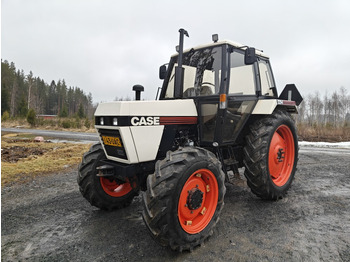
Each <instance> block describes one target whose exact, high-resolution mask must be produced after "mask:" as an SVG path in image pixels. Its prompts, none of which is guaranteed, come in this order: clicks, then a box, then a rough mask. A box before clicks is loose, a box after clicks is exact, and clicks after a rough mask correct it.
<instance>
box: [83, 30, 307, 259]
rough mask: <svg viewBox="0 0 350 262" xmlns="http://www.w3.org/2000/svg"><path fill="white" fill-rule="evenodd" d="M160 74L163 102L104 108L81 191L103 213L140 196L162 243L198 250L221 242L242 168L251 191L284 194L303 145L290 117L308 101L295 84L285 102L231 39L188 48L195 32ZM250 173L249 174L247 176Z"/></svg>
mask: <svg viewBox="0 0 350 262" xmlns="http://www.w3.org/2000/svg"><path fill="white" fill-rule="evenodd" d="M179 35H180V36H179V45H178V46H177V47H176V51H177V52H176V53H175V54H174V55H173V56H172V57H171V58H170V62H169V63H168V64H165V65H162V66H161V67H160V69H159V77H160V79H161V80H163V85H162V87H161V89H160V92H159V93H157V97H156V100H155V101H142V100H141V99H140V93H141V92H142V91H144V88H143V86H141V85H135V86H134V87H133V90H134V91H136V100H135V101H113V102H107V103H101V104H99V106H98V107H97V109H96V112H95V128H96V130H97V133H98V136H99V140H100V142H99V143H98V144H95V145H93V146H92V147H91V148H90V150H89V151H88V152H87V153H85V154H84V156H83V158H82V162H81V164H80V165H79V172H78V178H77V180H78V184H79V189H80V191H81V193H82V195H83V196H84V198H86V199H87V200H88V201H89V202H90V204H91V205H93V206H96V207H98V208H100V209H103V210H115V209H120V208H124V207H127V206H129V205H130V204H131V202H132V201H133V199H134V197H135V196H137V195H138V194H140V193H141V194H142V201H141V202H142V205H143V212H142V217H143V220H144V222H145V224H146V226H147V228H148V229H149V231H150V234H151V236H153V238H154V239H155V240H156V241H157V242H158V243H159V244H161V245H163V246H169V247H170V248H171V249H173V250H176V251H179V252H182V251H183V250H190V251H191V250H193V248H195V247H197V246H200V245H201V244H202V243H203V241H204V240H206V239H207V238H208V237H209V236H211V235H212V234H213V228H214V227H215V226H216V224H217V222H218V220H219V216H220V213H221V210H222V208H223V206H224V196H225V193H226V187H225V183H227V182H230V181H232V177H233V176H234V175H237V174H239V169H240V168H241V171H242V170H244V176H245V178H246V180H247V185H248V186H249V187H250V189H251V192H252V193H253V194H255V195H256V196H258V197H260V198H262V199H267V200H278V199H280V198H282V197H284V196H285V194H286V192H287V190H288V189H289V188H290V186H291V184H292V181H293V179H294V176H295V172H296V167H297V162H298V137H297V131H296V127H295V123H294V121H293V118H292V117H291V114H296V113H298V112H297V106H298V105H299V104H300V103H301V101H302V97H301V95H300V93H299V92H298V90H297V88H296V86H295V85H294V84H288V85H286V86H285V88H284V90H283V91H282V92H281V93H280V95H278V92H277V88H276V85H275V80H274V76H273V73H272V69H271V65H270V61H269V57H268V56H267V55H266V54H265V53H263V51H261V50H258V49H255V48H253V47H249V46H245V45H241V44H238V43H235V42H231V41H219V39H218V35H213V36H212V40H213V41H212V42H211V43H209V44H206V45H201V46H197V47H194V48H190V49H187V50H184V48H183V46H184V38H185V36H187V37H188V32H187V31H186V30H184V29H180V30H179ZM242 172H243V171H242Z"/></svg>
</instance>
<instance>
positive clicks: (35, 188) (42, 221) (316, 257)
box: [1, 148, 350, 261]
mask: <svg viewBox="0 0 350 262" xmlns="http://www.w3.org/2000/svg"><path fill="white" fill-rule="evenodd" d="M349 170H350V150H349V149H317V148H301V150H300V160H299V166H298V171H297V174H296V178H295V181H294V183H293V185H292V188H291V189H290V190H289V193H288V195H287V196H286V197H285V198H284V199H282V200H280V201H277V202H270V201H262V200H260V199H258V198H257V197H255V196H254V195H253V194H252V193H251V192H250V190H249V188H247V187H246V185H245V183H244V182H243V181H238V183H236V184H235V185H231V184H227V192H226V196H225V206H224V209H223V211H222V214H221V220H220V221H219V223H218V225H217V227H216V228H215V232H214V234H213V236H212V237H211V238H209V240H208V241H206V242H205V243H204V245H202V246H201V247H199V248H196V249H195V250H194V251H193V252H192V253H190V252H184V253H176V252H173V251H171V250H170V249H168V248H163V247H160V246H158V245H157V244H156V243H155V242H154V241H153V240H152V238H151V236H150V235H149V233H148V231H147V228H146V226H145V225H144V224H143V221H142V219H141V212H142V205H141V197H140V196H138V197H137V198H136V199H135V200H134V202H133V203H132V204H131V206H130V207H128V208H125V209H123V210H119V211H115V212H104V211H100V210H98V209H96V208H94V207H92V206H90V205H89V203H88V202H87V201H85V199H84V198H83V197H82V196H81V194H80V192H79V189H78V186H77V183H76V175H77V172H76V170H72V171H71V172H66V173H55V174H52V175H50V176H46V177H37V178H35V179H34V180H32V181H31V182H29V183H26V184H22V185H14V186H11V187H4V188H3V189H2V192H1V195H2V199H1V204H2V207H1V212H2V216H1V230H2V231H1V260H2V261H107V260H111V261H350V174H349Z"/></svg>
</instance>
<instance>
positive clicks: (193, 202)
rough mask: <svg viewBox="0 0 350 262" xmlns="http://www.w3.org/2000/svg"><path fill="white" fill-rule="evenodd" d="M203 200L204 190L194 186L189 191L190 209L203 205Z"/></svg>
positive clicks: (188, 203)
mask: <svg viewBox="0 0 350 262" xmlns="http://www.w3.org/2000/svg"><path fill="white" fill-rule="evenodd" d="M202 202H203V192H202V191H201V190H200V189H198V188H192V189H191V190H189V191H188V197H187V206H188V208H189V209H190V210H196V209H198V208H200V207H201V205H202Z"/></svg>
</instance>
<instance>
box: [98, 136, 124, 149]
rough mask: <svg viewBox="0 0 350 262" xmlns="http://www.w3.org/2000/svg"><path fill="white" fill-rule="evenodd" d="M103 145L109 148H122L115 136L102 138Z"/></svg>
mask: <svg viewBox="0 0 350 262" xmlns="http://www.w3.org/2000/svg"><path fill="white" fill-rule="evenodd" d="M102 140H103V143H104V144H105V145H107V146H117V147H122V143H121V142H120V138H119V137H114V136H102Z"/></svg>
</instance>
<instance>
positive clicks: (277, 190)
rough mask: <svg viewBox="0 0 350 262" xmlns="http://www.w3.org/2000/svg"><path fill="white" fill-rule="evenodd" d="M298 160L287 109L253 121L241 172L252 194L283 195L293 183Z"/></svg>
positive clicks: (294, 133)
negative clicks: (243, 169)
mask: <svg viewBox="0 0 350 262" xmlns="http://www.w3.org/2000/svg"><path fill="white" fill-rule="evenodd" d="M297 162H298V137H297V132H296V128H295V124H294V121H293V119H292V118H291V116H290V115H289V113H288V112H286V111H282V110H276V111H275V112H274V113H273V114H272V115H269V116H266V117H264V118H262V119H259V120H256V121H255V122H254V123H253V125H252V126H251V127H250V132H249V134H248V135H247V137H246V146H245V147H244V165H245V173H244V174H245V176H246V178H247V184H248V186H249V187H250V188H251V190H252V192H253V193H254V194H256V195H257V196H259V197H261V198H263V199H271V200H276V199H279V198H282V197H283V196H284V195H285V194H286V192H287V190H288V189H289V187H290V186H291V184H292V181H293V179H294V175H295V172H296V166H297Z"/></svg>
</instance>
